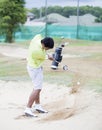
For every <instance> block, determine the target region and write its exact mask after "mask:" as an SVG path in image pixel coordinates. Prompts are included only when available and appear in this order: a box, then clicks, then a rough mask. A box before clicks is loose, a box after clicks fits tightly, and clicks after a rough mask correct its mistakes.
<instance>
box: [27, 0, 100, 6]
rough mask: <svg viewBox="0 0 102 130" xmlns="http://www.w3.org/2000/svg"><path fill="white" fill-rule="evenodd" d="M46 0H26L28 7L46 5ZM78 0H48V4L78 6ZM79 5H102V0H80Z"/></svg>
mask: <svg viewBox="0 0 102 130" xmlns="http://www.w3.org/2000/svg"><path fill="white" fill-rule="evenodd" d="M45 1H46V0H25V2H26V7H27V8H33V7H42V6H45ZM77 1H78V0H47V5H48V6H51V5H52V6H53V5H58V6H77ZM79 5H80V6H82V5H92V6H100V7H102V0H79Z"/></svg>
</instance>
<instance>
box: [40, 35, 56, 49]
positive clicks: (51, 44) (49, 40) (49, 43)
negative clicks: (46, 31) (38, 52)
mask: <svg viewBox="0 0 102 130" xmlns="http://www.w3.org/2000/svg"><path fill="white" fill-rule="evenodd" d="M41 43H42V44H43V45H44V47H45V48H48V49H52V48H53V47H54V40H53V39H52V38H51V37H45V38H44V39H42V40H41Z"/></svg>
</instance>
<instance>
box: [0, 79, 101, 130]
mask: <svg viewBox="0 0 102 130" xmlns="http://www.w3.org/2000/svg"><path fill="white" fill-rule="evenodd" d="M31 89H32V84H31V82H29V81H26V82H23V81H22V82H21V81H18V82H17V81H16V82H12V81H8V82H7V81H0V121H1V123H0V129H1V130H6V129H9V130H13V129H14V130H22V129H24V130H28V129H36V130H41V129H46V130H47V129H49V130H52V129H53V130H57V129H59V130H62V129H63V130H68V129H70V130H73V129H75V130H82V129H83V130H102V99H101V97H100V96H99V95H98V94H97V93H95V92H93V91H89V90H80V91H79V92H78V93H75V94H70V89H69V88H67V87H64V86H57V85H51V84H46V83H44V88H43V92H42V95H41V96H42V100H41V102H42V105H43V106H44V107H45V108H46V109H47V110H48V111H49V113H48V114H39V113H36V114H37V115H38V117H37V118H28V117H25V116H23V111H24V108H25V105H26V101H27V99H28V95H29V93H30V91H31Z"/></svg>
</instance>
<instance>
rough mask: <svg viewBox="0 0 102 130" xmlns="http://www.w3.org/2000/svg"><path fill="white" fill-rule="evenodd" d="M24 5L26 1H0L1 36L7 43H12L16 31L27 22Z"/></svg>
mask: <svg viewBox="0 0 102 130" xmlns="http://www.w3.org/2000/svg"><path fill="white" fill-rule="evenodd" d="M24 5H25V1H24V0H0V34H2V35H4V36H5V42H9V43H12V42H13V35H14V33H15V31H16V29H17V28H18V27H19V25H20V24H23V23H24V22H25V21H26V9H25V8H24Z"/></svg>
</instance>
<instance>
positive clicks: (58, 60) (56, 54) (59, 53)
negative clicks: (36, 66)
mask: <svg viewBox="0 0 102 130" xmlns="http://www.w3.org/2000/svg"><path fill="white" fill-rule="evenodd" d="M67 44H68V43H63V44H61V45H60V46H59V47H57V48H56V49H55V52H54V54H53V58H54V60H53V62H52V65H51V69H53V70H56V69H58V65H59V63H61V61H62V58H63V56H62V50H63V48H64V47H65V45H67ZM63 70H68V66H67V65H64V66H63Z"/></svg>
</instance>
